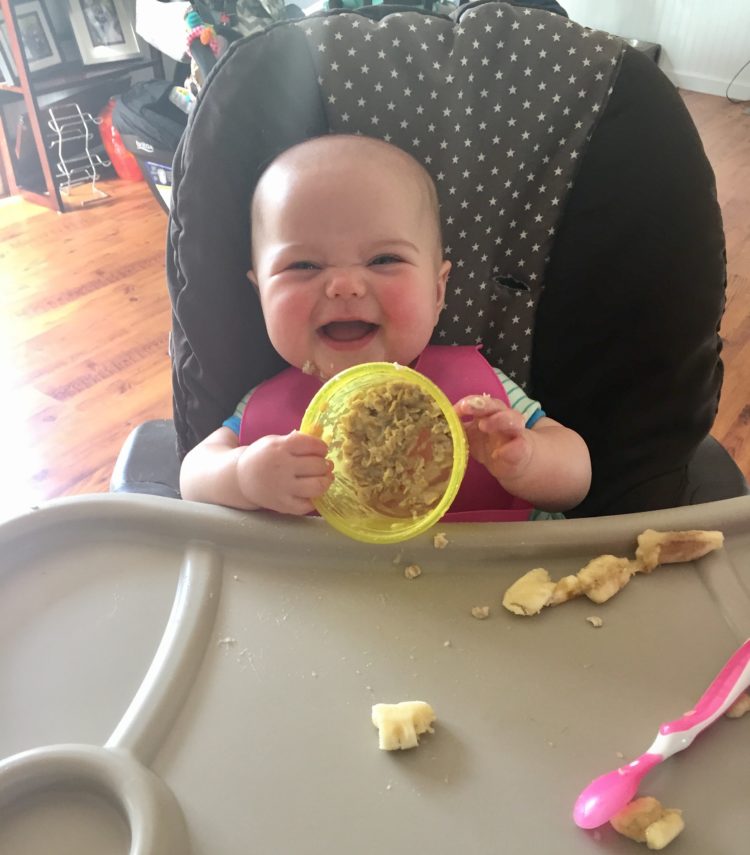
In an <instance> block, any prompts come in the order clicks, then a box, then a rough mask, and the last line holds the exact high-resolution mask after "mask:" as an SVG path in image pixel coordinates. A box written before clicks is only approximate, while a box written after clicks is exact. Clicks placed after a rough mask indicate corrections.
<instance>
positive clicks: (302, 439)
mask: <svg viewBox="0 0 750 855" xmlns="http://www.w3.org/2000/svg"><path fill="white" fill-rule="evenodd" d="M251 221H252V262H251V263H252V270H251V271H250V272H249V273H248V278H249V280H250V282H251V283H252V285H253V287H254V288H255V289H256V291H257V293H258V296H259V298H260V302H261V306H262V309H263V316H264V319H265V323H266V328H267V330H268V335H269V338H270V340H271V342H272V344H273V346H274V347H275V348H276V350H277V351H278V352H279V354H280V355H281V356H282V357H283V358H284V359H285V360H286V361H287V362H288V363H289V365H290V366H291V367H290V368H288V369H286V370H285V371H282V372H281V374H279V375H277V376H276V377H273V378H272V379H271V380H268V381H266V382H265V383H262V384H261V385H260V386H258V387H257V388H256V389H254V390H251V391H250V392H249V393H248V395H247V396H245V398H244V399H243V400H242V401H241V402H240V405H239V406H238V409H237V411H236V412H235V415H234V416H233V417H232V418H230V419H228V420H227V421H226V422H225V423H224V425H223V426H222V427H220V428H219V429H218V430H216V431H215V432H214V433H212V434H211V435H210V436H208V437H207V438H206V439H204V440H203V441H202V442H201V443H200V444H199V445H197V446H196V447H195V448H194V449H193V450H192V451H191V452H190V453H189V454H188V455H187V456H186V457H185V459H184V461H183V464H182V470H181V473H180V486H181V491H182V495H183V498H185V499H192V500H197V501H203V502H213V503H216V504H221V505H228V506H230V507H234V508H242V509H246V510H255V509H259V508H265V509H269V510H274V511H279V512H281V513H288V514H307V513H309V512H310V511H312V510H313V504H312V500H313V499H315V498H316V497H318V496H321V495H322V494H323V493H324V492H325V491H326V490H327V489H328V487H329V486H330V484H331V483H332V480H333V478H334V477H335V473H334V472H333V471H332V466H331V463H330V461H329V460H327V459H326V454H327V447H326V444H325V443H324V442H323V441H322V440H321V439H319V438H317V437H314V436H308V435H305V434H302V433H300V432H299V431H298V430H296V429H295V428H297V427H298V426H299V424H300V419H301V416H302V413H303V412H304V410H305V408H306V406H307V403H309V401H310V399H311V398H312V396H313V394H314V393H315V391H316V390H317V389H318V388H319V387H320V385H321V382H322V380H324V379H326V378H328V377H331V376H333V375H334V374H336V373H337V372H339V371H341V370H342V369H344V368H349V367H350V366H353V365H358V364H361V363H364V362H375V361H377V362H398V363H400V364H402V365H411V366H413V367H415V368H416V369H417V370H419V371H422V372H423V373H425V374H426V375H427V376H430V377H431V378H432V379H433V380H434V381H435V382H436V383H437V384H438V385H439V386H441V388H443V390H444V391H445V392H446V394H447V395H448V397H449V399H450V400H451V401H452V402H453V403H454V406H455V409H456V411H457V413H458V414H459V415H460V416H461V417H462V418H463V419H464V422H465V427H466V432H467V435H468V439H469V448H470V454H471V458H472V460H470V466H469V469H468V470H467V478H466V479H465V482H466V483H465V487H466V489H464V486H462V490H461V491H460V492H459V496H458V497H457V499H456V502H454V506H453V508H452V510H456V511H457V512H462V511H466V512H467V513H468V514H469V516H465V517H463V518H467V519H468V518H484V519H489V518H499V519H505V518H507V519H524V518H528V516H529V513H530V511H531V508H532V506H533V507H535V508H541V509H544V510H546V511H562V510H565V509H567V508H571V507H574V506H575V505H577V504H578V503H579V502H580V501H581V500H582V499H583V498H584V496H585V495H586V493H587V492H588V489H589V485H590V479H591V465H590V460H589V454H588V449H587V448H586V445H585V443H584V441H583V440H582V439H581V437H580V436H579V435H578V434H577V433H575V432H574V431H572V430H570V429H568V428H566V427H564V426H563V425H561V424H559V423H558V422H555V421H554V420H553V419H550V418H548V417H547V416H545V415H544V413H543V411H542V410H541V407H540V405H539V404H538V403H536V402H534V401H531V400H530V399H529V398H527V397H526V396H525V395H524V394H523V392H522V391H521V390H520V389H519V387H518V386H516V385H515V384H514V383H513V382H512V381H510V380H509V379H508V378H507V377H505V376H504V375H502V373H501V372H499V371H498V370H497V369H494V368H492V367H491V366H490V365H489V363H487V361H486V360H485V359H484V358H483V357H482V356H480V354H479V353H478V352H477V350H476V348H473V347H472V348H468V347H458V348H456V347H454V348H451V347H434V346H428V344H429V341H430V337H431V335H432V332H433V330H434V328H435V326H436V324H437V321H438V316H439V314H440V311H441V309H442V307H443V300H444V297H445V289H446V282H447V279H448V273H449V271H450V267H451V265H450V262H449V261H446V260H445V259H443V257H442V245H441V234H440V219H439V210H438V200H437V193H436V191H435V187H434V184H433V182H432V179H431V177H430V175H429V173H428V172H427V171H426V170H425V169H424V168H423V167H422V166H421V165H420V164H419V163H418V162H417V161H416V160H414V159H413V158H412V157H411V156H410V155H408V154H407V153H406V152H404V151H402V150H401V149H399V148H396V147H394V146H391V145H389V144H387V143H385V142H382V141H380V140H376V139H373V138H370V137H360V136H337V135H331V136H327V137H318V138H315V139H312V140H308V141H307V142H304V143H302V144H300V145H297V146H295V147H293V148H291V149H288V150H287V151H285V152H283V153H282V154H281V155H280V156H279V157H277V158H276V160H274V161H273V163H272V164H271V165H270V166H269V167H268V169H266V171H265V172H264V173H263V175H262V176H261V178H260V181H259V183H258V185H257V188H256V191H255V194H254V196H253V200H252V208H251ZM311 372H313V373H314V375H315V376H313V374H311ZM510 401H512V406H511V404H510ZM462 493H463V494H464V495H463V498H462ZM459 500H460V501H459ZM493 509H498V510H499V511H501V515H500V516H499V517H493V516H491V515H490V516H479V517H477V516H471V514H473V513H475V512H477V513H480V514H482V513H484V512H485V511H488V512H492V511H493ZM507 510H510V511H512V512H511V513H510V514H509V515H508V514H505V513H504V511H507ZM514 514H515V515H514ZM455 518H461V517H460V514H459V516H457V517H455Z"/></svg>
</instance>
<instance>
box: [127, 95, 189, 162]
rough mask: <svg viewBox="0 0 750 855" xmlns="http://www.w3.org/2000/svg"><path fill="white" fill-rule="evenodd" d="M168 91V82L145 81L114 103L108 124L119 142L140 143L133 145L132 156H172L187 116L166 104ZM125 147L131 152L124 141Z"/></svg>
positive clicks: (178, 109) (170, 104) (168, 102)
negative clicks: (160, 153) (163, 153)
mask: <svg viewBox="0 0 750 855" xmlns="http://www.w3.org/2000/svg"><path fill="white" fill-rule="evenodd" d="M171 89H172V83H170V82H169V81H166V80H149V81H147V82H145V83H137V84H136V85H135V86H133V87H132V88H131V89H129V90H128V91H127V92H125V93H124V94H123V95H120V96H118V97H117V98H116V99H115V108H114V112H113V113H112V123H113V124H114V126H115V128H117V130H118V131H119V132H120V135H121V136H122V138H123V140H125V137H135V138H136V140H137V141H139V142H140V143H141V145H137V144H136V147H135V148H136V150H135V151H134V152H133V153H134V154H137V153H138V152H139V151H141V152H146V153H151V152H153V151H154V150H160V151H167V152H170V153H171V155H172V156H174V152H175V149H176V148H177V144H178V143H179V141H180V137H181V136H182V132H183V131H184V130H185V125H187V116H186V115H185V113H183V112H182V110H180V108H179V107H177V106H175V105H174V104H173V103H172V102H171V101H170V100H169V93H170V91H171ZM125 145H126V146H127V147H128V150H131V147H130V145H128V143H127V141H126V142H125ZM149 147H150V150H149ZM170 160H171V159H170Z"/></svg>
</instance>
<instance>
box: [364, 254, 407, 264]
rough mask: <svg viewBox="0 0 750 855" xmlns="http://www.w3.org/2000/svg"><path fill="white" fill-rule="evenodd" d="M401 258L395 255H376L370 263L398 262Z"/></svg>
mask: <svg viewBox="0 0 750 855" xmlns="http://www.w3.org/2000/svg"><path fill="white" fill-rule="evenodd" d="M400 262H401V259H400V258H399V257H398V256H397V255H378V256H376V257H375V258H373V260H372V261H371V262H370V264H399V263H400Z"/></svg>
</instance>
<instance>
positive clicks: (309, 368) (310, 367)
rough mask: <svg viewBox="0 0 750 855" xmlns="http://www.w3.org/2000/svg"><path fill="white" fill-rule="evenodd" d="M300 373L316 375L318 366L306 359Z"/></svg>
mask: <svg viewBox="0 0 750 855" xmlns="http://www.w3.org/2000/svg"><path fill="white" fill-rule="evenodd" d="M302 373H303V374H317V373H318V366H317V365H316V364H315V363H314V362H311V361H310V360H309V359H306V360H305V364H304V365H303V366H302Z"/></svg>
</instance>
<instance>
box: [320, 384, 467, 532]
mask: <svg viewBox="0 0 750 855" xmlns="http://www.w3.org/2000/svg"><path fill="white" fill-rule="evenodd" d="M336 433H337V435H338V437H340V439H338V440H334V442H336V443H337V444H338V445H339V446H340V448H339V453H340V458H341V461H342V463H343V467H342V468H343V471H339V472H338V473H337V477H339V476H344V477H346V478H347V479H348V480H349V481H350V482H351V484H352V486H353V488H354V490H355V492H356V495H357V498H358V501H359V502H360V503H361V504H362V505H364V506H366V507H368V508H372V509H374V510H376V511H378V512H380V513H382V514H385V515H387V516H395V517H418V516H421V515H422V514H424V513H427V512H428V511H429V510H431V509H432V508H434V507H435V505H436V504H437V503H438V502H439V501H440V499H441V497H442V496H443V493H444V492H445V490H446V487H447V485H448V481H449V479H450V474H451V469H452V467H453V441H452V440H451V435H450V428H449V426H448V422H447V420H446V418H445V416H444V415H443V413H442V411H441V410H440V407H439V406H438V404H437V403H436V402H435V401H434V400H433V399H432V398H431V397H430V396H429V395H427V394H426V393H425V392H423V391H422V390H421V389H420V388H419V387H418V386H415V385H413V384H412V383H408V382H404V381H401V380H394V381H388V382H385V383H381V384H379V385H377V386H372V387H369V388H367V389H362V390H359V391H357V392H355V393H354V394H353V395H352V397H351V398H350V399H349V407H348V411H347V412H346V414H345V415H344V416H343V417H342V418H341V420H340V422H339V424H338V425H337V431H336Z"/></svg>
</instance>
